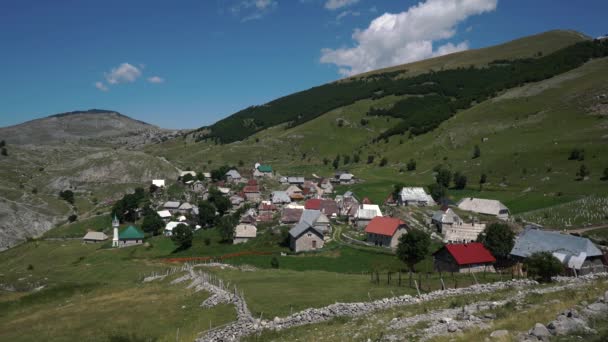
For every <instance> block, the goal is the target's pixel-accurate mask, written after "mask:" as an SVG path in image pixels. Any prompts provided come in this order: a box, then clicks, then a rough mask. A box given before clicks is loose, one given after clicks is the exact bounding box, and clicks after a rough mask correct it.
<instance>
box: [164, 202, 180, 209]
mask: <svg viewBox="0 0 608 342" xmlns="http://www.w3.org/2000/svg"><path fill="white" fill-rule="evenodd" d="M163 207H165V208H167V209H177V208H179V202H176V201H169V202H165V204H164V205H163Z"/></svg>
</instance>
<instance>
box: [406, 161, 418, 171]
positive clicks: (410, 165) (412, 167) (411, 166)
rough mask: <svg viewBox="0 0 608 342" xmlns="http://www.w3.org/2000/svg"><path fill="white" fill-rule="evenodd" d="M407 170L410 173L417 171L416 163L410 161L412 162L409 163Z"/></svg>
mask: <svg viewBox="0 0 608 342" xmlns="http://www.w3.org/2000/svg"><path fill="white" fill-rule="evenodd" d="M407 170H408V171H414V170H416V161H415V160H414V159H410V161H409V162H407Z"/></svg>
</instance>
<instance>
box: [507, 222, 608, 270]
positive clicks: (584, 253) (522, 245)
mask: <svg viewBox="0 0 608 342" xmlns="http://www.w3.org/2000/svg"><path fill="white" fill-rule="evenodd" d="M536 252H549V253H552V254H553V255H554V256H555V257H556V258H558V259H559V260H560V261H561V262H562V263H563V264H564V266H566V267H567V268H568V269H570V270H574V271H575V272H576V274H577V275H583V274H588V273H597V272H602V271H604V264H603V263H602V258H603V254H602V251H601V250H600V249H599V248H597V246H595V245H594V244H593V242H591V240H589V239H587V238H583V237H578V236H573V235H568V234H561V233H559V232H552V231H546V230H540V229H525V230H524V231H522V232H521V233H520V234H519V235H518V236H517V238H516V240H515V245H514V246H513V249H512V250H511V256H513V257H514V258H516V259H517V260H523V259H525V258H527V257H529V256H530V255H532V254H534V253H536Z"/></svg>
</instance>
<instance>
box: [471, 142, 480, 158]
mask: <svg viewBox="0 0 608 342" xmlns="http://www.w3.org/2000/svg"><path fill="white" fill-rule="evenodd" d="M479 157H481V149H480V148H479V145H475V147H474V148H473V159H476V158H479Z"/></svg>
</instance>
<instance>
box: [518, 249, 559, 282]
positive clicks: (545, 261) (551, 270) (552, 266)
mask: <svg viewBox="0 0 608 342" xmlns="http://www.w3.org/2000/svg"><path fill="white" fill-rule="evenodd" d="M524 265H525V266H526V269H527V270H528V274H529V275H531V276H532V277H535V278H539V279H540V280H542V281H546V282H549V281H551V277H554V276H556V275H559V274H561V273H562V272H563V271H564V265H563V264H562V263H561V262H560V261H559V259H557V258H556V257H555V256H553V254H551V253H550V252H536V253H534V254H532V255H530V256H529V257H528V258H527V259H526V261H525V262H524Z"/></svg>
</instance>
